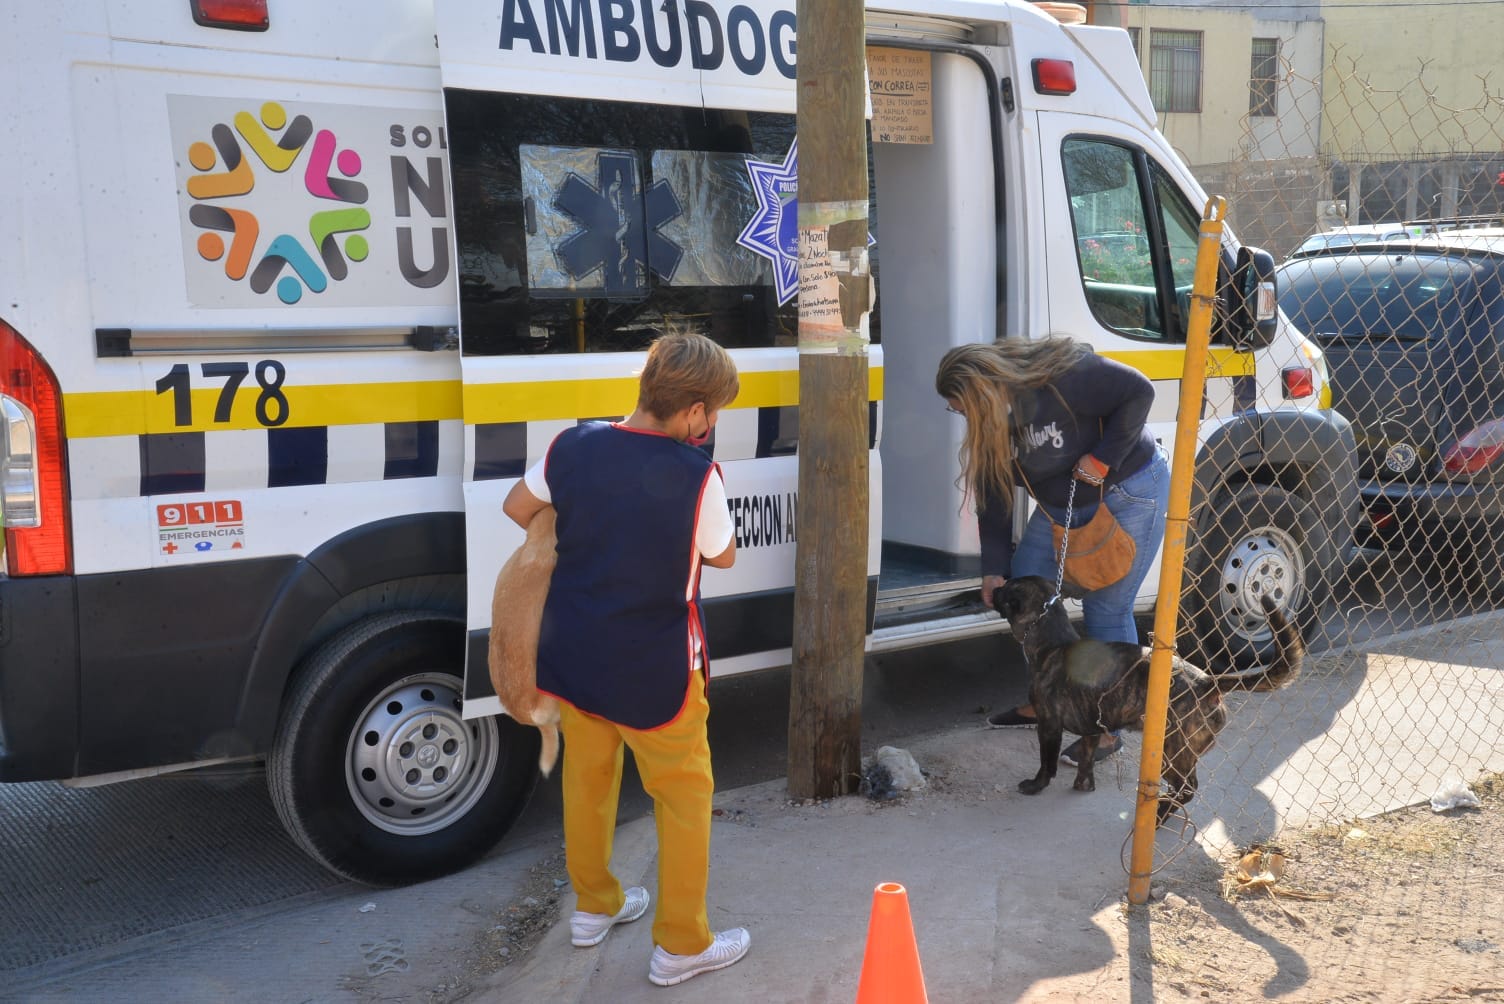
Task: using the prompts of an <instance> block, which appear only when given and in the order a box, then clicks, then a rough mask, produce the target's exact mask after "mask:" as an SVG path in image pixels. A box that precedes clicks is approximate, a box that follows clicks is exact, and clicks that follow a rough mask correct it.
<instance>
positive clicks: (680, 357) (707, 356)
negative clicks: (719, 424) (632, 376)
mask: <svg viewBox="0 0 1504 1004" xmlns="http://www.w3.org/2000/svg"><path fill="white" fill-rule="evenodd" d="M740 389H741V382H740V380H739V379H738V378H737V375H736V363H735V362H733V361H732V359H731V354H730V353H729V352H727V351H726V350H725V349H723V348H721V346H719V345H717V344H716V343H715V342H713V341H711V340H710V339H709V338H706V337H705V336H704V335H695V334H668V335H663V336H661V337H659V338H657V339H656V340H654V342H653V344H652V345H650V346H648V360H647V363H646V365H644V366H643V367H642V376H641V377H640V379H639V383H638V389H637V406H638V407H639V408H641V409H643V410H644V411H646V412H648V413H649V414H651V415H653V417H655V418H660V419H666V418H669V417H670V416H673V415H677V414H678V413H679V412H681V411H683V410H684V409H685V408H689V407H692V406H693V405H694V403H695V402H696V401H703V402H705V410H706V411H718V410H719V409H721V408H724V407H726V405H728V404H730V403H731V402H732V401H733V400H735V399H736V395H737V392H738V391H739V390H740Z"/></svg>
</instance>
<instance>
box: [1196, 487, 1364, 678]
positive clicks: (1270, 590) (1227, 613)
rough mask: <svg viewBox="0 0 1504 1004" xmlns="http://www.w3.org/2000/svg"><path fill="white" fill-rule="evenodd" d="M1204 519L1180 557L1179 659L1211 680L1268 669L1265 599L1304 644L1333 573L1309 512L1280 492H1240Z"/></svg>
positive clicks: (1315, 517)
mask: <svg viewBox="0 0 1504 1004" xmlns="http://www.w3.org/2000/svg"><path fill="white" fill-rule="evenodd" d="M1208 518H1209V519H1211V520H1212V521H1213V522H1212V525H1211V526H1210V527H1209V528H1207V529H1205V530H1204V531H1203V532H1202V533H1201V535H1200V539H1199V541H1197V542H1196V544H1195V545H1194V546H1193V547H1192V548H1191V551H1190V553H1188V554H1187V555H1186V583H1185V589H1184V592H1183V594H1182V598H1181V612H1180V619H1181V624H1182V626H1183V628H1184V632H1183V636H1182V637H1183V639H1184V637H1185V636H1186V635H1188V636H1189V645H1183V648H1186V649H1189V650H1190V651H1188V652H1187V655H1188V656H1189V657H1191V658H1192V659H1193V661H1195V662H1197V663H1198V664H1200V665H1202V666H1205V667H1206V668H1207V669H1208V670H1211V671H1212V672H1230V671H1237V670H1245V669H1250V668H1252V667H1254V666H1257V665H1264V664H1267V663H1269V662H1270V661H1272V659H1273V657H1274V654H1275V653H1274V643H1275V639H1274V632H1273V631H1271V630H1270V629H1269V622H1268V620H1267V619H1266V618H1265V617H1264V613H1263V609H1262V606H1261V605H1260V602H1259V599H1260V597H1261V596H1263V595H1265V594H1268V595H1269V596H1271V597H1272V598H1273V599H1274V601H1275V603H1277V604H1278V605H1279V607H1280V609H1281V610H1282V611H1283V612H1284V613H1285V615H1286V616H1287V617H1289V618H1290V619H1291V621H1292V622H1293V623H1295V624H1297V625H1298V626H1300V628H1301V630H1302V632H1303V633H1304V634H1305V636H1306V637H1307V638H1310V637H1311V633H1312V628H1314V627H1315V626H1316V625H1317V623H1318V621H1319V615H1320V610H1321V604H1322V603H1324V602H1325V600H1326V596H1327V593H1328V585H1329V583H1328V578H1329V575H1330V574H1331V569H1332V568H1334V567H1338V566H1339V565H1340V562H1339V561H1337V560H1335V558H1334V556H1333V555H1331V554H1330V553H1328V551H1329V550H1330V548H1329V547H1327V546H1325V544H1326V542H1325V534H1324V532H1323V531H1322V525H1321V519H1320V517H1319V514H1318V513H1317V511H1316V509H1315V507H1314V506H1313V505H1312V504H1311V503H1310V502H1308V501H1307V500H1306V499H1304V498H1301V497H1300V496H1298V495H1294V494H1291V493H1290V492H1287V491H1285V490H1284V489H1282V488H1278V487H1274V486H1270V485H1245V486H1244V487H1242V488H1240V489H1238V490H1237V491H1236V492H1235V493H1234V494H1233V495H1232V496H1231V497H1230V498H1225V499H1223V500H1221V501H1219V502H1218V503H1217V505H1216V506H1215V508H1213V509H1212V510H1210V515H1209V517H1208Z"/></svg>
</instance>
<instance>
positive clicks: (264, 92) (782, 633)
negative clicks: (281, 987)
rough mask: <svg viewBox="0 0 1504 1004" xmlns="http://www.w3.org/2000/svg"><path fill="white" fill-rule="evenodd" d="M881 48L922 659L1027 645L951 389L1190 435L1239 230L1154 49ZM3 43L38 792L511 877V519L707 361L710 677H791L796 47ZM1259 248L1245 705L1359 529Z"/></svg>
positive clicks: (23, 677)
mask: <svg viewBox="0 0 1504 1004" xmlns="http://www.w3.org/2000/svg"><path fill="white" fill-rule="evenodd" d="M869 7H870V10H869V12H868V29H867V30H868V40H869V65H870V67H871V74H870V76H871V87H872V90H873V93H874V96H875V98H876V100H875V101H874V113H873V114H874V119H873V124H872V142H871V144H870V162H871V167H872V205H871V220H872V225H871V229H872V242H871V257H872V261H873V271H874V273H875V276H876V289H877V299H876V303H875V307H874V310H873V313H872V315H871V318H870V326H871V337H872V345H871V354H870V372H871V378H870V389H871V406H870V424H871V450H872V452H871V472H872V484H871V511H870V513H869V516H870V520H871V527H872V533H871V545H870V549H869V556H868V574H869V583H870V586H869V603H868V606H869V621H870V625H871V635H870V649H871V650H872V651H874V652H877V651H882V650H886V649H894V648H900V647H904V646H913V645H919V644H930V643H933V642H939V641H946V640H953V639H959V638H964V637H968V636H974V635H978V634H982V633H987V632H996V631H998V630H1000V628H1001V625H1000V621H999V620H998V618H997V617H996V616H995V615H993V614H991V613H990V612H988V611H986V610H984V609H983V607H982V606H981V604H980V602H979V596H978V588H977V587H978V582H979V579H978V536H977V527H976V521H975V517H974V516H972V515H971V514H970V513H969V511H968V507H967V506H966V505H965V504H963V499H962V496H961V494H960V491H959V489H958V488H957V487H956V477H957V472H958V461H957V450H958V447H959V445H960V440H961V435H962V427H961V420H960V419H958V418H956V417H955V416H953V415H950V414H947V412H946V409H945V407H944V403H943V402H942V401H941V400H940V399H939V398H938V397H937V396H936V395H935V393H934V390H933V381H934V373H935V369H936V365H937V363H938V361H939V359H940V357H941V355H942V354H943V353H944V351H945V350H946V349H947V348H949V347H950V346H953V345H957V344H960V343H964V342H980V341H989V340H991V339H993V338H996V337H999V336H1009V337H1025V338H1031V337H1039V336H1042V335H1044V334H1046V333H1049V332H1069V333H1072V334H1074V335H1076V336H1078V337H1082V338H1086V339H1089V340H1090V341H1091V342H1092V344H1093V345H1095V347H1096V349H1097V351H1099V352H1101V353H1104V354H1107V355H1110V356H1112V357H1114V358H1117V359H1121V360H1124V361H1126V362H1128V363H1129V364H1131V365H1133V366H1135V367H1137V368H1139V369H1140V370H1142V371H1143V372H1144V373H1146V374H1147V375H1148V376H1149V377H1150V378H1152V379H1153V380H1154V381H1155V385H1156V387H1157V388H1158V389H1159V391H1160V395H1159V400H1158V402H1157V404H1156V406H1155V410H1154V412H1153V414H1152V416H1151V417H1152V420H1153V421H1154V422H1155V423H1156V429H1157V431H1159V432H1160V433H1161V434H1162V435H1164V436H1165V437H1168V435H1169V433H1170V430H1171V427H1172V424H1173V421H1174V418H1175V411H1176V406H1177V394H1178V377H1179V374H1180V372H1181V365H1182V360H1183V356H1184V349H1183V343H1184V337H1185V322H1186V314H1187V298H1188V293H1189V287H1190V283H1191V276H1192V268H1193V259H1194V256H1195V247H1196V242H1197V225H1198V220H1199V217H1200V214H1201V210H1202V207H1203V204H1204V201H1205V193H1204V192H1203V191H1202V189H1201V188H1200V187H1199V186H1198V185H1197V183H1196V181H1195V179H1194V178H1192V177H1191V176H1190V174H1189V173H1188V171H1187V169H1186V167H1185V166H1184V165H1183V164H1182V163H1181V161H1180V159H1179V158H1178V157H1177V156H1176V155H1175V153H1174V152H1173V150H1172V149H1171V148H1170V146H1169V145H1168V144H1167V143H1166V141H1165V139H1164V137H1162V136H1161V135H1160V133H1159V132H1158V131H1157V130H1156V129H1155V125H1154V123H1155V114H1154V110H1153V108H1152V106H1151V104H1150V100H1149V95H1148V93H1147V90H1146V88H1145V85H1144V80H1143V77H1142V74H1141V71H1140V69H1139V65H1138V63H1137V61H1136V60H1135V58H1134V53H1133V50H1132V48H1131V46H1130V44H1129V39H1128V36H1127V35H1126V34H1125V33H1124V32H1122V31H1120V30H1117V29H1109V28H1102V27H1094V26H1086V25H1081V26H1066V25H1062V24H1060V23H1058V22H1057V21H1055V20H1053V19H1052V18H1050V17H1049V16H1047V15H1046V14H1044V13H1041V12H1040V10H1039V9H1038V8H1036V7H1034V6H1032V5H1031V4H1028V3H1021V2H1014V0H986V2H983V0H872V2H871V3H870V4H869ZM5 26H6V29H7V30H6V31H5V32H4V34H3V38H0V73H3V74H4V79H5V93H7V94H9V95H11V96H12V99H11V100H9V101H6V102H5V103H4V105H3V107H0V122H3V124H4V130H3V131H4V134H5V135H7V136H9V137H11V140H10V147H9V149H8V151H7V155H6V157H5V158H4V161H3V166H0V179H3V184H0V200H3V203H0V219H4V220H5V221H6V224H7V226H6V230H7V236H6V237H5V239H4V240H0V292H3V297H0V408H3V423H4V424H3V437H0V469H3V495H0V505H3V517H4V521H5V548H4V566H3V569H4V570H3V572H0V780H5V781H33V780H45V779H62V780H65V781H68V782H70V783H75V784H92V783H100V782H104V781H111V780H118V779H123V778H133V777H141V776H146V775H150V774H154V773H161V772H167V771H173V770H180V769H186V768H191V767H201V766H204V765H209V764H215V763H221V762H226V761H232V760H241V759H254V758H265V759H266V761H267V768H268V778H269V783H270V786H271V790H272V793H273V795H274V800H275V803H276V806H277V809H278V811H279V813H280V814H281V816H282V817H283V819H284V821H285V822H286V823H287V825H288V828H289V830H290V831H291V832H292V834H293V835H294V837H295V838H296V839H297V840H298V841H299V842H300V843H301V844H302V845H303V846H304V847H305V848H306V849H307V850H308V851H309V852H310V853H311V854H313V855H314V856H315V857H316V858H317V859H318V860H320V861H322V862H323V863H324V864H326V865H327V866H329V867H330V868H333V869H335V870H336V871H338V872H340V873H342V874H344V875H347V876H351V877H353V878H356V879H360V880H365V881H370V882H399V881H407V880H413V879H420V878H424V877H428V876H433V875H437V874H441V873H444V872H447V871H451V870H454V869H456V868H458V867H461V866H463V865H465V864H466V863H468V862H470V861H473V860H474V859H476V858H477V857H478V856H479V855H481V854H483V853H484V852H485V851H486V850H487V849H488V848H490V847H491V846H493V844H494V843H495V842H496V840H497V839H498V838H499V837H500V836H501V835H502V834H503V833H504V832H505V831H506V829H507V828H508V827H509V826H510V825H511V824H512V822H513V821H514V820H515V819H516V817H517V815H518V813H519V812H521V810H522V808H523V806H524V805H525V803H526V801H527V798H528V795H529V794H530V792H531V790H532V788H533V786H534V783H535V777H536V748H537V745H536V744H537V734H536V732H535V731H534V730H532V729H530V728H523V727H520V726H517V725H516V724H515V723H514V722H512V721H511V720H510V719H509V718H506V717H505V716H504V715H500V714H498V712H500V711H501V708H500V706H499V704H498V702H497V700H496V698H495V696H494V695H493V694H491V693H490V691H489V686H488V683H487V680H486V674H485V672H484V668H485V667H484V659H485V642H486V637H487V631H488V627H489V617H490V607H489V599H490V592H491V585H492V581H493V579H494V577H495V574H496V571H497V569H498V568H499V567H500V564H501V562H502V561H503V559H504V558H505V557H506V555H507V554H508V553H509V552H510V551H511V549H512V548H513V547H514V546H515V545H516V544H517V543H518V542H519V540H520V534H519V532H518V531H517V530H516V528H515V527H513V526H512V525H511V523H510V521H508V520H506V519H505V518H503V517H502V515H501V513H500V501H501V499H502V497H503V495H505V493H506V491H507V489H508V488H509V487H510V486H511V484H512V483H513V482H514V481H515V479H516V478H517V477H519V476H520V475H521V474H522V472H523V470H524V468H525V467H526V466H527V465H528V464H529V463H530V462H532V461H534V460H536V459H537V458H538V457H540V456H541V455H542V453H543V451H544V450H545V448H546V446H547V445H548V443H549V442H550V440H551V439H552V438H553V436H554V435H555V434H557V433H558V432H559V431H560V430H561V429H564V428H566V427H568V426H569V425H571V424H572V423H575V422H578V421H581V420H585V419H597V418H613V417H618V416H622V415H625V414H626V413H627V412H629V411H630V410H631V408H632V406H633V403H634V399H635V387H636V380H635V373H636V372H637V370H638V369H639V367H640V365H641V362H642V358H643V351H644V347H645V346H646V345H647V343H648V341H649V340H650V339H651V338H652V337H653V335H654V334H655V333H656V332H658V331H660V330H662V329H663V328H664V327H666V326H676V327H679V328H685V329H689V330H697V331H702V332H704V333H706V334H708V335H710V336H711V337H713V338H715V339H717V340H718V341H719V342H721V343H722V344H723V345H725V346H726V347H727V348H728V349H729V350H730V351H731V353H732V354H733V356H734V357H735V359H736V362H737V364H738V366H739V367H740V370H741V374H742V386H741V396H740V397H739V398H738V399H737V400H736V402H735V403H734V404H733V406H732V407H731V408H730V409H729V410H728V411H726V412H725V413H724V414H723V416H722V419H721V421H720V424H719V426H718V427H717V430H716V436H715V440H714V442H713V443H712V444H711V445H710V446H708V447H707V448H708V449H710V450H712V451H713V455H714V457H715V459H716V460H717V461H719V462H720V465H721V469H722V471H723V472H724V475H725V480H726V484H727V490H728V493H729V496H730V498H731V504H732V508H733V512H734V514H735V520H736V528H737V529H736V533H737V544H738V549H739V554H738V561H737V563H736V567H735V568H734V569H732V570H730V571H727V572H718V571H713V572H712V573H710V574H707V575H706V576H705V579H704V583H703V585H704V594H705V608H706V614H707V621H708V631H709V634H710V647H711V650H712V652H713V653H714V654H715V656H716V660H715V664H714V673H715V674H716V675H724V674H730V673H741V672H747V671H752V670H762V669H768V668H776V667H780V666H784V665H787V663H788V661H789V658H790V639H791V625H792V614H791V607H792V601H793V584H794V555H795V549H796V541H797V533H798V529H799V522H798V519H797V515H798V499H797V476H796V464H797V457H798V445H799V408H798V404H799V402H798V399H797V395H798V357H797V352H796V338H797V323H796V318H797V301H796V297H795V289H796V282H795V280H796V267H795V253H796V252H795V240H794V234H795V208H796V201H795V200H796V189H797V186H796V179H797V167H798V160H797V156H798V151H797V146H796V143H795V125H794V113H795V86H794V84H795V66H796V63H795V60H796V56H797V52H798V25H797V24H796V23H795V4H794V0H740V2H731V0H669V2H668V3H663V2H661V0H640V2H637V0H435V2H427V0H298V2H284V0H158V2H155V3H141V2H139V0H59V2H56V3H24V4H12V5H10V7H9V9H8V11H7V14H6V17H5ZM890 99H891V100H890ZM1224 250H1225V259H1226V262H1225V264H1226V271H1227V273H1228V274H1229V275H1232V276H1235V278H1234V281H1233V282H1232V283H1231V284H1230V286H1231V288H1233V289H1234V290H1235V292H1234V293H1233V294H1231V295H1230V298H1229V303H1228V304H1227V306H1228V307H1229V309H1228V310H1227V311H1225V314H1226V316H1225V317H1224V318H1223V319H1222V320H1220V321H1219V322H1218V325H1217V330H1216V331H1215V332H1214V350H1213V361H1214V369H1215V373H1214V375H1213V377H1212V378H1211V379H1210V381H1209V386H1208V395H1209V399H1210V401H1211V406H1209V409H1208V414H1209V415H1216V416H1218V417H1217V418H1216V419H1215V420H1211V419H1209V420H1208V427H1207V428H1206V429H1205V430H1204V431H1205V433H1206V443H1205V447H1204V449H1203V451H1202V453H1201V456H1200V458H1199V459H1198V467H1197V472H1198V474H1197V476H1198V493H1199V497H1200V498H1203V499H1207V500H1214V502H1215V504H1213V505H1210V506H1208V507H1207V509H1206V511H1208V512H1209V513H1210V514H1211V515H1210V516H1209V517H1208V518H1209V519H1210V520H1211V525H1203V526H1200V527H1198V528H1197V530H1196V533H1195V535H1194V540H1193V548H1192V553H1191V555H1190V559H1189V560H1190V564H1191V566H1192V568H1193V569H1199V570H1210V573H1211V574H1209V575H1208V576H1206V578H1207V579H1208V580H1214V581H1213V584H1212V585H1210V586H1207V587H1205V589H1204V591H1203V592H1202V593H1201V594H1198V595H1195V596H1189V597H1187V600H1186V602H1185V610H1186V618H1187V620H1188V623H1189V627H1190V629H1191V632H1192V634H1193V636H1194V637H1193V641H1194V642H1195V643H1197V644H1201V645H1203V646H1204V647H1205V648H1206V649H1207V650H1208V651H1211V650H1216V651H1219V652H1220V651H1222V646H1223V645H1231V646H1232V647H1233V649H1234V652H1233V655H1232V656H1230V657H1229V659H1230V660H1231V661H1244V662H1246V661H1250V660H1256V659H1257V658H1258V657H1259V654H1260V652H1261V650H1262V648H1263V647H1264V646H1265V645H1266V644H1267V643H1268V636H1267V633H1266V632H1265V629H1264V622H1263V618H1262V617H1261V616H1260V615H1258V613H1257V610H1256V606H1255V605H1254V604H1253V602H1252V600H1251V597H1252V596H1254V595H1255V594H1256V592H1257V591H1258V590H1260V589H1262V588H1264V587H1265V586H1268V587H1269V588H1271V589H1276V590H1277V592H1278V594H1279V595H1280V596H1281V597H1282V600H1283V602H1285V603H1286V604H1287V605H1288V606H1290V607H1291V608H1293V609H1295V610H1296V611H1297V612H1303V611H1306V610H1308V609H1309V608H1311V607H1312V606H1313V605H1314V604H1315V603H1316V602H1318V601H1319V598H1320V595H1321V592H1322V589H1323V584H1324V583H1325V582H1326V581H1327V580H1328V578H1329V577H1330V576H1331V575H1332V574H1334V572H1335V570H1336V569H1337V568H1338V566H1339V563H1340V561H1341V560H1342V558H1343V556H1344V552H1345V550H1346V548H1345V543H1346V541H1347V540H1348V539H1349V538H1350V533H1351V531H1350V523H1351V520H1352V518H1353V513H1354V511H1355V506H1356V499H1357V496H1356V490H1355V487H1354V475H1353V470H1352V465H1351V452H1352V451H1351V443H1352V436H1351V433H1350V432H1349V431H1348V427H1347V424H1346V423H1345V422H1344V421H1343V420H1342V419H1341V418H1340V417H1339V416H1337V415H1335V414H1333V413H1332V412H1331V411H1330V410H1329V407H1328V402H1329V399H1330V397H1329V391H1328V388H1327V386H1326V380H1327V372H1326V367H1325V365H1324V363H1323V361H1322V359H1321V356H1320V354H1319V353H1318V352H1316V351H1315V350H1314V349H1313V347H1312V346H1311V344H1310V343H1308V342H1307V341H1306V340H1305V339H1303V338H1302V337H1301V336H1300V335H1299V333H1298V332H1295V331H1293V330H1290V329H1289V328H1288V327H1287V326H1286V325H1285V323H1284V321H1283V319H1282V318H1278V317H1276V316H1273V314H1272V310H1271V311H1270V313H1269V314H1268V315H1266V316H1264V317H1263V318H1262V319H1259V318H1256V317H1255V316H1254V311H1253V310H1252V309H1251V308H1250V307H1249V304H1250V300H1249V298H1248V297H1247V296H1246V295H1244V294H1243V292H1242V291H1243V290H1245V289H1247V290H1254V289H1255V287H1256V286H1257V285H1258V284H1259V283H1260V282H1262V281H1264V280H1266V279H1267V278H1268V277H1269V274H1270V272H1269V270H1270V269H1271V268H1272V262H1270V261H1269V260H1268V257H1267V256H1266V255H1261V254H1251V253H1250V252H1248V251H1247V249H1240V248H1239V246H1238V244H1237V242H1236V239H1235V238H1234V237H1233V236H1232V235H1231V234H1230V233H1229V234H1228V236H1227V238H1226V243H1225V247H1224ZM1240 262H1241V267H1240ZM1265 292H1266V293H1267V292H1268V289H1266V290H1265ZM1255 503H1257V504H1255ZM1260 577H1262V578H1260ZM1149 583H1150V586H1149V588H1150V589H1151V590H1152V589H1153V588H1154V587H1155V583H1156V578H1155V577H1154V576H1152V575H1151V576H1150V579H1149ZM1153 602H1154V596H1153V595H1152V592H1151V593H1146V594H1145V595H1144V596H1143V597H1141V605H1142V609H1144V610H1148V609H1149V608H1150V607H1151V606H1152V604H1153ZM467 656H468V658H467Z"/></svg>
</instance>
